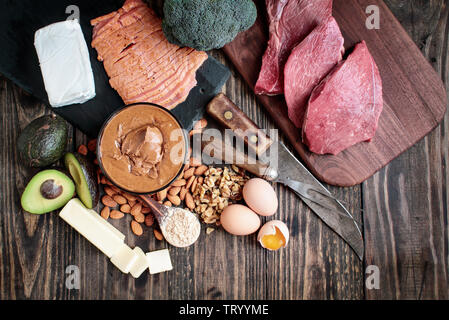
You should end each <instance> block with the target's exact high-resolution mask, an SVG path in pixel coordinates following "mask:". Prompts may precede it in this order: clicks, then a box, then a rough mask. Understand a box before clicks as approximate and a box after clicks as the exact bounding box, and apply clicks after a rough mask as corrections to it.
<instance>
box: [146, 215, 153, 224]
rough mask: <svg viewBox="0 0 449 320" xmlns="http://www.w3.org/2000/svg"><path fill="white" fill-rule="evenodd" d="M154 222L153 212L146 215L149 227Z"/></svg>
mask: <svg viewBox="0 0 449 320" xmlns="http://www.w3.org/2000/svg"><path fill="white" fill-rule="evenodd" d="M153 224H154V217H153V215H152V214H149V215H147V216H146V217H145V225H146V226H147V227H151V226H152V225H153Z"/></svg>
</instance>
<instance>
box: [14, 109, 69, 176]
mask: <svg viewBox="0 0 449 320" xmlns="http://www.w3.org/2000/svg"><path fill="white" fill-rule="evenodd" d="M66 146H67V125H66V123H65V121H64V119H62V118H61V117H59V116H56V115H45V116H42V117H40V118H37V119H35V120H33V121H32V122H31V123H30V124H28V125H27V126H26V127H25V129H23V131H22V133H21V134H20V136H19V138H18V140H17V149H18V151H19V155H20V158H21V159H22V161H23V162H24V164H25V165H27V166H30V167H46V166H48V165H50V164H52V163H54V162H56V161H58V160H59V159H60V158H61V157H62V156H63V155H64V152H65V149H66Z"/></svg>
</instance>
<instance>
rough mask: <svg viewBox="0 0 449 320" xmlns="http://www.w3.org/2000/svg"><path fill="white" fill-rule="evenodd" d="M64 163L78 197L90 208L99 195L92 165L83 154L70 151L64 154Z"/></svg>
mask: <svg viewBox="0 0 449 320" xmlns="http://www.w3.org/2000/svg"><path fill="white" fill-rule="evenodd" d="M64 163H65V166H66V167H67V169H68V170H69V172H70V175H71V176H72V178H73V180H74V181H75V188H76V193H77V194H78V197H79V198H80V200H81V201H82V202H83V204H84V205H85V206H86V207H87V208H88V209H92V208H93V207H95V206H96V205H97V203H98V197H99V191H98V184H97V179H96V177H95V167H94V165H93V164H92V163H91V162H90V161H89V160H88V159H87V158H86V157H85V156H83V155H80V154H78V153H75V154H74V153H70V152H69V153H67V154H66V155H65V156H64Z"/></svg>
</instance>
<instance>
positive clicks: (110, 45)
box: [91, 0, 207, 109]
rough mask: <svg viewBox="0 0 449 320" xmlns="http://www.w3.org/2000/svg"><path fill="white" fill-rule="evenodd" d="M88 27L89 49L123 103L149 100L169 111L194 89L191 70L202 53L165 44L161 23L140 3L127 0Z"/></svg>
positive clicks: (150, 10) (140, 0) (196, 64)
mask: <svg viewBox="0 0 449 320" xmlns="http://www.w3.org/2000/svg"><path fill="white" fill-rule="evenodd" d="M91 25H92V26H93V36H92V47H93V48H95V49H96V50H97V53H98V60H99V61H102V62H103V65H104V68H105V70H106V73H107V74H108V76H109V83H110V85H111V86H112V88H114V89H115V90H116V91H117V92H118V94H119V95H120V96H121V97H122V99H123V101H124V102H125V103H126V104H130V103H135V102H151V103H155V104H158V105H161V106H163V107H164V108H166V109H173V108H175V107H176V106H177V105H178V104H180V103H182V102H184V101H185V100H186V99H187V96H188V95H189V93H190V90H192V88H193V87H194V86H196V71H197V70H198V69H199V68H200V67H201V65H202V64H203V63H204V61H205V60H206V59H207V54H206V53H205V52H203V51H197V50H194V49H191V48H181V47H179V46H177V45H174V44H171V43H170V42H168V41H167V39H166V38H165V36H164V33H163V32H162V20H161V19H160V18H159V17H158V16H157V15H156V13H155V12H154V11H153V10H152V9H150V8H149V7H148V6H147V5H146V4H145V3H144V2H143V1H142V0H126V1H125V3H124V5H123V7H122V8H120V9H119V10H117V11H115V12H111V13H109V14H107V15H104V16H102V17H98V18H96V19H93V20H91Z"/></svg>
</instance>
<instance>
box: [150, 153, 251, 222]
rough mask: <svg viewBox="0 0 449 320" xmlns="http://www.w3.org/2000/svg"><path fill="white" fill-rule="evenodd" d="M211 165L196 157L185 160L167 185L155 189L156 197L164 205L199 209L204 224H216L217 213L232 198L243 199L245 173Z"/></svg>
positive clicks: (218, 215)
mask: <svg viewBox="0 0 449 320" xmlns="http://www.w3.org/2000/svg"><path fill="white" fill-rule="evenodd" d="M232 168H233V169H232V170H230V169H229V168H228V167H224V168H214V167H208V166H206V165H203V164H201V163H200V162H199V161H196V160H195V159H194V158H191V159H190V162H189V163H188V164H186V166H185V168H184V174H182V175H180V178H178V179H177V180H176V181H175V182H173V183H172V184H171V185H170V187H168V188H167V189H165V190H162V191H160V192H158V193H157V200H158V201H159V203H162V204H164V205H166V206H172V205H174V206H180V205H181V204H182V202H184V204H185V206H186V207H187V208H188V209H190V210H191V211H194V212H196V213H198V214H199V215H200V217H201V219H202V220H203V222H204V223H206V224H213V223H215V224H216V225H219V220H220V213H221V212H222V211H223V209H224V208H226V207H227V206H228V205H229V204H231V203H232V201H238V200H241V199H242V189H243V185H244V184H245V182H246V181H247V180H248V177H247V176H246V175H245V173H244V172H243V171H240V170H239V169H238V168H237V167H236V166H232Z"/></svg>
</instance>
